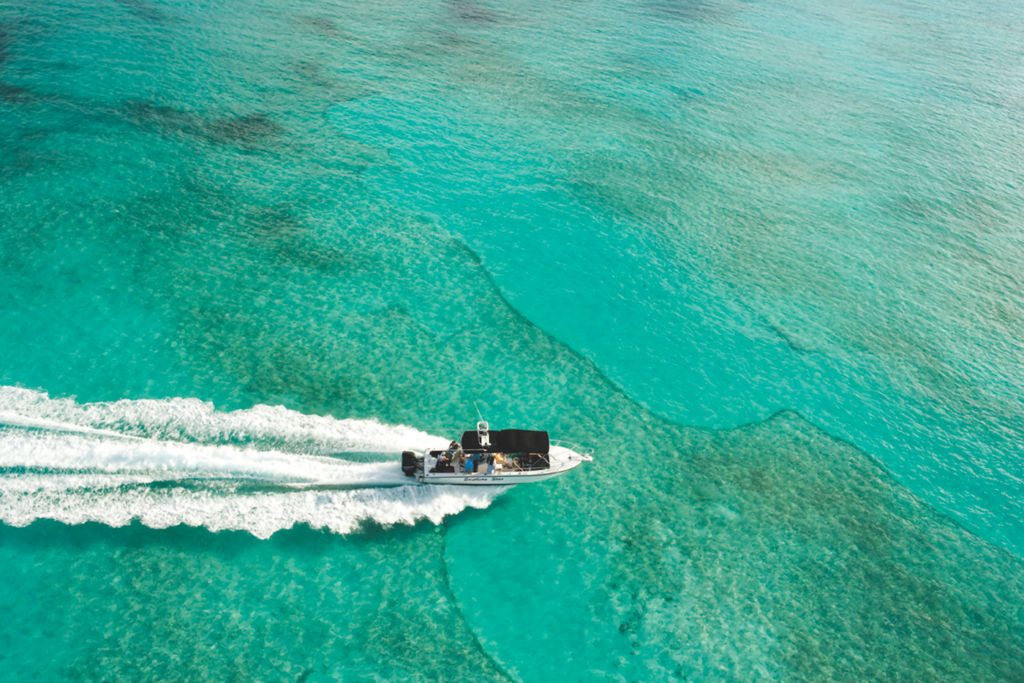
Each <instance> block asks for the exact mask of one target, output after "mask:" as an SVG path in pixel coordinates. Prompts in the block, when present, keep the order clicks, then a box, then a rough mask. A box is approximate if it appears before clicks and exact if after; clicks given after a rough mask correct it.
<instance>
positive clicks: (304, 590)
mask: <svg viewBox="0 0 1024 683" xmlns="http://www.w3.org/2000/svg"><path fill="white" fill-rule="evenodd" d="M0 537H2V538H0V548H2V550H0V553H3V555H4V561H3V566H4V568H5V569H4V574H5V580H4V582H3V588H0V600H2V602H3V605H4V608H5V613H6V614H7V615H8V618H7V619H5V620H4V625H3V626H0V629H2V630H3V631H4V633H3V635H2V636H0V642H5V643H8V644H13V643H14V642H17V643H18V647H17V648H12V647H4V648H2V649H0V658H2V660H3V664H4V670H5V672H6V674H5V675H6V676H7V677H8V680H11V681H21V680H25V681H28V680H40V679H46V680H53V681H73V680H129V679H130V680H153V679H159V680H166V681H248V680H254V679H266V678H274V679H276V680H286V681H288V680H291V681H297V680H305V681H309V682H310V683H315V682H316V681H330V680H338V679H339V678H348V677H352V676H356V677H358V676H379V677H380V678H382V679H386V680H396V681H421V680H442V679H443V680H453V681H487V680H504V678H503V676H502V675H501V674H500V672H498V671H497V670H496V668H495V666H494V665H493V663H492V662H491V661H490V660H489V659H488V658H487V657H486V656H484V655H483V654H481V653H480V652H479V650H478V648H477V647H476V646H475V645H474V639H473V637H472V634H470V633H469V632H468V631H467V630H466V628H465V626H464V625H463V624H462V622H461V618H460V616H459V614H458V612H457V610H455V608H454V606H453V603H452V600H451V598H450V595H449V594H448V593H447V589H446V584H445V581H444V580H443V574H444V571H445V568H444V565H443V563H442V562H441V560H440V552H439V547H440V543H441V530H439V529H437V528H435V527H433V526H431V525H423V526H418V527H415V528H405V529H391V530H386V531H385V530H381V529H371V530H367V531H366V532H365V533H363V534H361V535H357V536H350V537H346V538H341V537H338V536H333V535H330V534H323V533H318V532H313V531H309V530H308V529H296V530H293V531H289V532H283V533H279V534H278V535H276V536H275V537H274V539H273V540H271V541H269V542H261V541H256V540H255V539H253V538H252V537H251V536H249V535H247V534H240V533H220V534H210V533H209V532H206V531H202V530H196V529H189V528H177V529H172V530H167V531H163V532H154V531H152V530H149V529H145V528H143V527H139V526H134V527H131V528H126V529H121V530H118V531H116V532H111V530H109V529H107V528H105V527H99V526H96V525H85V526H79V527H64V526H62V525H59V524H53V523H45V522H41V523H37V524H34V525H32V526H31V527H29V528H26V529H11V528H9V527H3V528H0Z"/></svg>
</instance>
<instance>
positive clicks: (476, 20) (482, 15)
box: [445, 0, 502, 26]
mask: <svg viewBox="0 0 1024 683" xmlns="http://www.w3.org/2000/svg"><path fill="white" fill-rule="evenodd" d="M445 7H446V8H447V9H448V12H449V14H451V15H452V16H453V17H455V18H456V19H458V20H459V21H463V22H465V23H467V24H477V25H481V26H487V25H492V24H498V23H501V20H502V17H501V15H499V14H498V13H497V12H495V11H494V10H492V9H490V8H488V7H484V6H483V5H481V4H479V3H476V2H473V1H472V0H448V1H447V2H445Z"/></svg>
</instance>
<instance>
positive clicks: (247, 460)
mask: <svg viewBox="0 0 1024 683" xmlns="http://www.w3.org/2000/svg"><path fill="white" fill-rule="evenodd" d="M226 441H241V442H243V443H244V444H245V445H229V444H226V443H224V442H226ZM268 443H269V444H272V445H273V446H274V447H268ZM445 443H446V440H445V439H442V438H439V437H434V436H431V435H429V434H426V433H423V432H420V431H417V430H414V429H411V428H409V427H402V426H396V427H392V426H388V425H384V424H381V423H380V422H377V421H374V420H335V419H333V418H330V417H317V416H308V415H302V414H300V413H296V412H294V411H290V410H286V409H284V408H271V407H268V406H257V407H255V408H252V409H249V410H240V411H233V412H222V411H217V410H215V409H214V407H213V406H212V405H211V404H208V403H202V402H200V401H196V400H191V399H170V400H166V401H154V400H144V401H128V400H123V401H116V402H112V403H95V404H78V403H76V402H74V401H73V400H70V399H51V398H49V397H48V396H47V395H46V394H43V393H41V392H35V391H31V390H26V389H19V388H14V387H0V467H2V468H4V470H5V473H3V474H0V521H3V522H4V523H7V524H11V525H14V526H24V525H27V524H30V523H32V522H33V521H35V520H37V519H41V518H46V519H54V520H57V521H60V522H64V523H67V524H81V523H84V522H101V523H104V524H108V525H110V526H123V525H125V524H128V523H130V522H131V521H132V520H139V521H141V522H142V523H143V524H145V525H147V526H150V527H154V528H165V527H169V526H174V525H177V524H188V525H192V526H204V527H206V528H208V529H210V530H213V531H219V530H224V529H236V530H244V531H248V532H250V533H252V534H253V535H255V536H258V537H260V538H267V537H269V536H270V535H271V534H273V533H274V532H275V531H278V530H280V529H287V528H289V527H292V526H294V525H295V524H302V523H305V524H309V525H310V526H312V527H315V528H325V529H329V530H331V531H334V532H337V533H347V532H350V531H352V530H353V529H355V528H357V527H358V526H359V524H360V523H362V522H363V521H365V520H372V521H375V522H377V523H380V524H384V525H391V524H399V523H402V524H413V523H415V522H416V521H417V520H420V519H429V520H431V521H433V522H434V523H439V522H440V521H441V520H442V519H443V518H444V517H445V516H446V515H450V514H455V513H457V512H459V511H460V510H463V509H465V508H466V507H478V508H481V507H486V506H487V505H488V504H489V503H490V501H491V500H493V498H494V497H495V495H497V494H498V493H500V490H494V489H488V490H480V489H476V488H473V489H467V490H463V489H453V488H450V487H443V488H436V487H421V486H415V485H414V486H409V485H407V484H408V481H409V480H408V479H407V478H406V477H404V476H403V474H402V472H401V468H400V467H399V463H398V460H397V452H398V451H400V450H403V449H404V448H415V449H417V450H418V449H420V448H424V447H435V446H443V445H444V444H445ZM300 446H306V447H310V449H311V450H312V452H313V453H314V454H307V453H297V452H292V451H293V450H295V449H297V448H298V447H300ZM282 447H283V450H282ZM345 451H349V452H355V451H359V452H382V453H387V452H394V453H395V454H396V458H395V460H389V461H387V462H372V463H361V462H350V461H347V460H345V459H343V458H339V457H329V456H325V455H318V454H317V453H325V452H335V453H338V452H345ZM293 486H294V487H296V488H295V489H294V490H290V489H289V487H293Z"/></svg>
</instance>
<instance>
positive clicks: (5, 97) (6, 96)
mask: <svg viewBox="0 0 1024 683" xmlns="http://www.w3.org/2000/svg"><path fill="white" fill-rule="evenodd" d="M0 100H2V101H4V102H7V103H8V104H32V103H33V102H37V101H38V100H39V97H38V96H36V95H35V94H34V93H33V92H32V91H31V90H29V89H28V88H22V87H21V86H20V85H11V84H10V83H4V82H2V81H0Z"/></svg>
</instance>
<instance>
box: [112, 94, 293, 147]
mask: <svg viewBox="0 0 1024 683" xmlns="http://www.w3.org/2000/svg"><path fill="white" fill-rule="evenodd" d="M124 112H125V116H126V118H127V119H128V120H129V121H130V122H132V123H134V124H136V125H139V126H142V127H145V128H149V129H152V130H155V131H156V132H158V133H160V134H162V135H174V134H185V135H190V136H192V137H196V138H200V139H202V140H205V141H207V142H210V143H214V144H218V145H240V146H243V147H248V146H254V145H257V144H260V143H264V142H266V141H269V140H271V139H274V138H277V137H280V136H281V135H283V134H284V132H285V129H284V127H283V126H281V125H280V124H279V123H277V122H276V121H274V120H273V119H272V118H271V117H269V116H267V115H266V114H244V115H241V116H222V117H219V118H215V119H212V120H210V119H206V118H204V117H202V116H200V115H199V114H196V113H194V112H190V111H186V110H183V109H177V108H175V107H168V106H163V105H156V104H152V103H151V102H139V101H132V102H128V103H126V104H125V106H124Z"/></svg>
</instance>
